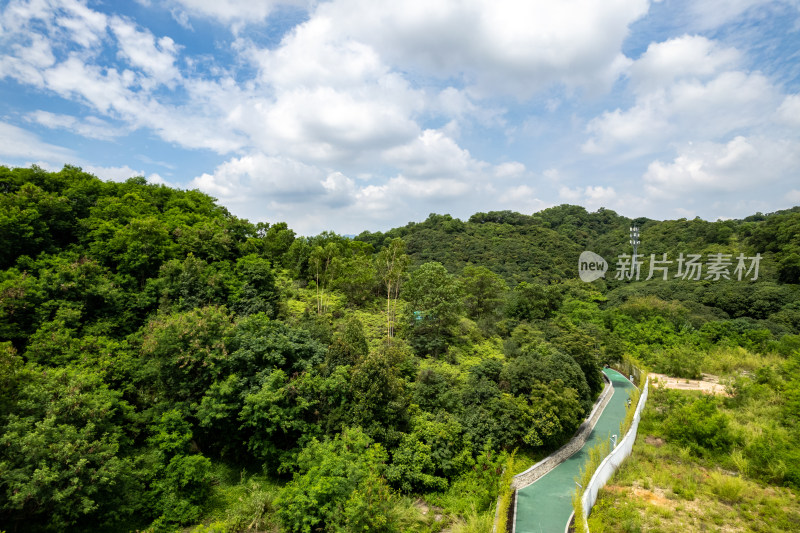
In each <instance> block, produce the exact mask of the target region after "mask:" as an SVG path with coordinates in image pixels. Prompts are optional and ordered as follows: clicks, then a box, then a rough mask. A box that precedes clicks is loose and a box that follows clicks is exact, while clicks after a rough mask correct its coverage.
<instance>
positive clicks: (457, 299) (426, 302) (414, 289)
mask: <svg viewBox="0 0 800 533" xmlns="http://www.w3.org/2000/svg"><path fill="white" fill-rule="evenodd" d="M403 294H404V297H405V299H406V300H407V301H408V303H409V317H408V318H409V323H410V326H411V336H412V338H411V345H412V346H413V347H414V349H415V350H416V351H417V353H419V354H429V355H439V354H441V353H443V352H444V351H445V350H446V348H447V345H448V343H449V341H450V339H451V337H452V336H453V329H454V326H455V325H456V324H457V323H458V319H459V317H460V315H461V284H460V283H459V282H458V280H456V279H455V278H454V277H453V276H452V275H451V274H450V273H449V272H447V269H446V268H445V267H444V266H443V265H442V264H441V263H437V262H435V261H433V262H430V263H425V264H424V265H422V266H421V267H419V269H417V270H415V271H414V272H413V273H412V274H411V277H410V279H409V280H408V284H407V285H406V287H405V289H404V291H403Z"/></svg>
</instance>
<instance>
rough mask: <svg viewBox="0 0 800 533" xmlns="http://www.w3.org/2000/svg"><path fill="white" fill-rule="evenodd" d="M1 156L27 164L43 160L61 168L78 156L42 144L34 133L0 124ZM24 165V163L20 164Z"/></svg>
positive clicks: (56, 147)
mask: <svg viewBox="0 0 800 533" xmlns="http://www.w3.org/2000/svg"><path fill="white" fill-rule="evenodd" d="M0 139H3V142H0V156H2V157H6V158H9V159H15V160H17V161H20V162H22V161H24V162H25V163H26V164H27V163H29V162H31V161H37V160H43V161H44V162H46V163H49V164H51V165H55V166H56V167H57V168H61V165H63V164H64V162H67V161H74V160H75V158H76V156H75V153H74V152H73V151H72V150H68V149H66V148H63V147H61V146H55V145H52V144H48V143H46V142H42V140H41V139H39V137H37V136H36V135H34V134H33V133H31V132H29V131H27V130H24V129H22V128H18V127H17V126H14V125H12V124H8V123H6V122H0ZM20 164H22V163H20Z"/></svg>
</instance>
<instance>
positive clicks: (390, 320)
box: [376, 239, 409, 341]
mask: <svg viewBox="0 0 800 533" xmlns="http://www.w3.org/2000/svg"><path fill="white" fill-rule="evenodd" d="M376 262H377V267H378V275H379V276H380V277H381V281H383V284H384V285H385V286H386V338H387V339H389V340H390V341H391V338H392V337H394V323H395V318H396V311H397V298H398V296H400V286H401V285H402V283H403V277H404V274H405V272H406V269H407V268H408V262H409V259H408V255H407V254H406V243H405V241H403V239H392V240H391V241H390V242H389V246H387V247H385V248H384V249H383V250H381V251H380V252H379V253H378V258H377V259H376Z"/></svg>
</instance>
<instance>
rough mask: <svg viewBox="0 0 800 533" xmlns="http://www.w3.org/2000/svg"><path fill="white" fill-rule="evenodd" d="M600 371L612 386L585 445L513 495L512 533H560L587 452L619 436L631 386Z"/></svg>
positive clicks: (612, 372)
mask: <svg viewBox="0 0 800 533" xmlns="http://www.w3.org/2000/svg"><path fill="white" fill-rule="evenodd" d="M603 372H604V373H605V374H606V376H608V378H609V379H610V380H611V385H612V387H614V389H613V393H612V395H611V399H610V400H609V402H608V405H606V407H605V409H604V410H603V413H602V414H601V415H600V417H599V418H598V420H597V424H596V425H595V427H594V429H593V430H592V432H591V433H590V434H589V437H588V438H587V439H586V444H584V445H583V447H582V448H581V449H580V450H578V451H577V452H575V453H574V454H573V455H572V456H570V457H569V458H567V459H566V460H565V461H564V462H563V463H561V464H559V465H558V466H557V467H555V468H554V469H553V470H551V471H550V472H548V473H547V474H545V475H544V476H542V477H541V478H539V479H538V480H536V481H535V482H534V483H533V484H531V485H528V486H527V487H524V488H522V489H519V491H518V492H517V512H516V523H515V527H514V532H515V533H562V532H563V531H564V530H565V528H566V526H567V522H568V521H569V518H570V515H571V514H572V495H573V493H574V492H575V478H577V477H578V474H579V473H580V469H581V467H582V466H583V464H584V463H585V462H586V460H587V459H588V458H589V450H590V449H591V448H592V447H594V446H596V445H597V444H598V443H600V442H601V441H603V440H608V439H609V438H610V437H611V435H617V437H618V439H619V438H622V435H619V425H620V422H622V420H623V419H624V418H625V409H626V407H627V402H628V398H629V390H630V389H633V388H634V386H633V384H632V383H631V382H630V381H628V380H627V379H626V378H625V376H623V375H622V374H620V373H619V372H617V371H616V370H612V369H610V368H606V369H604V370H603Z"/></svg>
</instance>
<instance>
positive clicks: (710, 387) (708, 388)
mask: <svg viewBox="0 0 800 533" xmlns="http://www.w3.org/2000/svg"><path fill="white" fill-rule="evenodd" d="M650 381H651V382H652V384H653V385H654V386H656V387H664V388H667V389H678V390H699V391H703V392H705V393H707V394H719V395H722V396H730V394H728V391H726V390H725V385H721V384H720V382H719V378H718V377H717V376H712V375H711V374H703V379H683V378H673V377H671V376H667V375H665V374H654V373H653V372H651V373H650Z"/></svg>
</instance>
